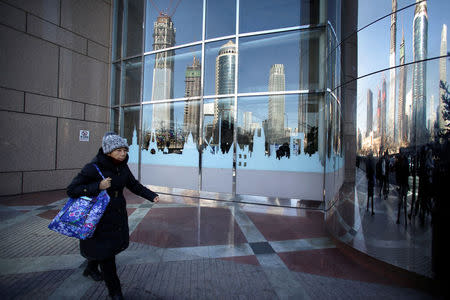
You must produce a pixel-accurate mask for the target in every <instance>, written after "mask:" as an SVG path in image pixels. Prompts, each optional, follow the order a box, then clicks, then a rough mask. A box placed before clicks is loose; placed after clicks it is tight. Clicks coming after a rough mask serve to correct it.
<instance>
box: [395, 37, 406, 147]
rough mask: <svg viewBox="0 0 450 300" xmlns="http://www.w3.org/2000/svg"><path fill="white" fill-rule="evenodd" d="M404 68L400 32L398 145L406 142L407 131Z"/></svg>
mask: <svg viewBox="0 0 450 300" xmlns="http://www.w3.org/2000/svg"><path fill="white" fill-rule="evenodd" d="M405 105H406V68H405V36H404V32H403V30H402V42H401V43H400V70H399V86H398V106H397V125H398V126H397V127H396V130H397V137H398V142H399V144H400V145H402V144H404V143H405V142H406V136H407V130H408V128H407V127H406V126H405V125H406V123H405V120H406V115H405V114H406V112H405Z"/></svg>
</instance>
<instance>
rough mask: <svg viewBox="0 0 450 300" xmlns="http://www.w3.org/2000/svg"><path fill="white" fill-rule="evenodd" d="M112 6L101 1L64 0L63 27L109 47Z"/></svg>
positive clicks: (62, 4) (62, 5)
mask: <svg viewBox="0 0 450 300" xmlns="http://www.w3.org/2000/svg"><path fill="white" fill-rule="evenodd" d="M110 15H111V5H108V4H107V3H105V2H104V1H101V0H62V1H61V26H62V27H64V28H67V29H69V30H70V31H74V32H76V33H78V34H80V35H82V36H84V37H86V38H88V39H90V40H93V41H95V42H97V43H100V44H102V45H103V46H106V47H109V43H110V31H109V30H110Z"/></svg>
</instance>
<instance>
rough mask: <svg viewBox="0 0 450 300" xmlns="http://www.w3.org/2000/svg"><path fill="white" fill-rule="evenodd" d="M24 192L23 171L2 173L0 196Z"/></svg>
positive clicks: (0, 175) (0, 177)
mask: <svg viewBox="0 0 450 300" xmlns="http://www.w3.org/2000/svg"><path fill="white" fill-rule="evenodd" d="M21 193H22V173H21V172H14V173H0V196H3V195H16V194H21Z"/></svg>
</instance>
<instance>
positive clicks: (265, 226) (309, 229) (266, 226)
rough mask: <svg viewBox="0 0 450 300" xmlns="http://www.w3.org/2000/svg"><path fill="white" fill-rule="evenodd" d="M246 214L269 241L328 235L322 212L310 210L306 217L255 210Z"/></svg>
mask: <svg viewBox="0 0 450 300" xmlns="http://www.w3.org/2000/svg"><path fill="white" fill-rule="evenodd" d="M246 214H247V215H248V217H249V218H250V219H251V220H252V222H253V224H255V226H256V227H257V228H258V230H259V231H260V232H261V234H262V235H263V236H264V237H265V238H266V239H267V240H268V241H279V240H295V239H302V238H316V237H324V236H327V233H326V230H325V224H324V221H323V218H324V215H323V213H322V212H318V211H308V212H306V215H305V216H304V217H297V216H283V215H275V214H263V213H253V212H246Z"/></svg>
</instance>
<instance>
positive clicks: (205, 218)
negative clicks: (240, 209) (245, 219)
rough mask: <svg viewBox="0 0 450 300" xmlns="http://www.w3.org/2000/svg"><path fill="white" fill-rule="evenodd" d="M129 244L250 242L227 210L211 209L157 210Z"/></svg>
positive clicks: (145, 220)
mask: <svg viewBox="0 0 450 300" xmlns="http://www.w3.org/2000/svg"><path fill="white" fill-rule="evenodd" d="M130 240H131V241H133V242H138V243H145V244H150V245H153V246H158V247H164V248H169V247H191V246H207V245H227V244H242V243H245V242H247V241H246V239H245V237H244V235H243V233H242V231H241V230H240V228H239V226H238V225H237V223H236V222H235V221H234V218H233V216H232V215H231V213H230V211H229V210H228V209H225V208H211V207H201V208H197V207H172V208H157V207H154V208H152V209H151V210H150V212H149V213H148V214H147V215H146V216H145V217H144V219H143V220H142V221H141V223H140V224H139V225H138V226H137V228H136V229H135V230H134V231H133V233H132V234H131V238H130Z"/></svg>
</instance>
